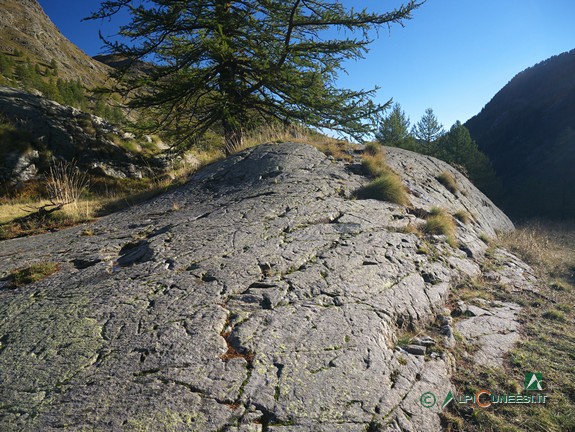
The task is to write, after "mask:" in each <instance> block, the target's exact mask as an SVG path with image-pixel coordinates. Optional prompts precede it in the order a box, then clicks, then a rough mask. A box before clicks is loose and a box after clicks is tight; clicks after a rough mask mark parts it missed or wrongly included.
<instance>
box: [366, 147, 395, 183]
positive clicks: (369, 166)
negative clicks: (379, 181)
mask: <svg viewBox="0 0 575 432" xmlns="http://www.w3.org/2000/svg"><path fill="white" fill-rule="evenodd" d="M361 166H362V168H363V171H364V172H365V174H366V175H368V176H370V177H378V176H380V175H381V174H383V173H384V172H387V171H391V168H389V166H388V165H387V162H386V161H385V155H384V153H383V151H380V152H379V153H376V154H371V153H367V154H364V155H363V156H362V158H361Z"/></svg>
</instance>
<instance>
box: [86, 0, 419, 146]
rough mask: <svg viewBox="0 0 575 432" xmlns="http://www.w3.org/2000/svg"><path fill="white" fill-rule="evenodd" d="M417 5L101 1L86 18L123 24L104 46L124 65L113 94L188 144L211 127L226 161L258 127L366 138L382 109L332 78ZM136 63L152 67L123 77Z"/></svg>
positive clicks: (303, 0)
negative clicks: (296, 125)
mask: <svg viewBox="0 0 575 432" xmlns="http://www.w3.org/2000/svg"><path fill="white" fill-rule="evenodd" d="M422 2H423V1H419V0H406V3H405V4H404V5H401V6H400V7H399V8H397V9H395V10H392V11H390V12H385V13H374V12H369V11H367V10H361V11H356V10H354V9H348V8H346V7H344V6H343V5H342V3H341V2H339V1H322V0H289V1H286V0H265V1H264V0H243V1H234V0H211V1H206V0H179V1H176V0H149V1H146V2H135V1H132V0H109V1H104V2H102V4H101V6H100V9H99V10H98V11H96V12H95V13H94V14H93V15H92V16H91V17H90V18H91V19H95V18H109V17H112V16H114V15H115V14H117V13H118V12H120V11H122V10H125V11H127V12H129V14H130V16H131V20H130V22H129V23H128V24H126V25H123V26H122V27H121V28H120V31H119V34H120V35H121V36H122V37H123V38H122V39H120V40H116V41H110V40H105V43H106V44H107V46H108V47H109V50H110V51H111V52H112V53H115V54H119V55H120V56H122V57H123V58H127V59H129V62H127V66H126V68H125V70H122V71H120V72H119V73H118V74H117V77H118V78H119V79H120V82H121V88H119V89H116V90H120V91H121V92H122V93H123V94H125V95H137V96H138V97H133V98H131V102H130V105H131V106H132V107H138V108H149V109H150V110H151V111H152V112H153V113H154V116H153V118H154V119H155V125H154V126H155V127H156V128H163V129H168V130H171V131H172V132H173V133H175V134H176V135H177V136H179V137H180V138H182V140H184V139H186V140H188V142H189V141H190V140H193V139H195V138H198V137H199V136H201V135H203V134H204V133H205V132H207V131H208V130H210V129H213V128H215V127H219V128H220V129H221V130H222V131H223V134H224V137H225V145H226V152H227V153H230V152H232V151H234V149H236V148H238V147H240V146H241V144H242V135H243V132H244V130H246V129H248V128H250V127H252V126H254V125H255V124H256V121H258V120H259V121H262V120H263V121H266V122H267V121H272V120H279V121H281V122H283V123H287V122H293V121H295V122H303V123H305V124H307V125H310V126H315V127H318V128H327V129H331V130H334V131H338V132H341V133H344V134H348V135H350V136H352V137H354V138H361V137H362V136H364V135H365V134H366V133H369V132H373V130H374V127H375V125H376V123H377V117H378V114H379V113H381V112H382V110H383V109H384V108H385V106H386V104H383V105H382V104H376V103H374V102H373V101H372V96H373V94H374V91H375V89H372V90H348V89H338V88H336V87H335V86H334V83H335V80H336V78H337V73H338V71H341V70H343V62H344V61H346V60H350V59H359V58H361V57H362V56H363V54H365V53H366V51H367V46H368V44H369V42H370V37H371V36H372V34H371V33H370V32H371V31H372V30H377V29H378V28H380V27H382V26H390V25H391V24H394V23H395V24H401V25H403V23H404V21H405V20H407V19H410V18H411V13H412V12H413V10H414V9H416V8H417V7H418V6H419V5H420V4H421V3H422ZM141 61H146V62H148V63H152V64H153V65H152V66H150V67H149V65H145V66H144V67H141V68H140V73H138V72H136V73H131V74H130V73H126V72H127V70H129V69H130V68H131V69H132V70H133V71H136V70H137V69H138V66H142V63H141ZM142 69H145V73H141V71H142Z"/></svg>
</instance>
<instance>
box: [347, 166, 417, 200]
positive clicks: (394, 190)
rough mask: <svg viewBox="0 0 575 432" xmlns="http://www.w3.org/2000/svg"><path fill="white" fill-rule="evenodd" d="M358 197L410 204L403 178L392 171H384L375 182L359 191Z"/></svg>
mask: <svg viewBox="0 0 575 432" xmlns="http://www.w3.org/2000/svg"><path fill="white" fill-rule="evenodd" d="M356 196H357V197H358V198H360V199H376V200H380V201H389V202H392V203H395V204H400V205H408V204H409V198H408V197H407V192H406V190H405V186H404V185H403V183H402V181H401V178H400V177H399V175H397V174H396V173H394V172H393V171H391V170H388V171H384V172H383V173H382V174H380V175H379V177H377V178H376V179H375V180H373V181H372V182H370V183H368V184H367V185H366V186H364V187H362V188H361V189H359V190H358V191H357V192H356Z"/></svg>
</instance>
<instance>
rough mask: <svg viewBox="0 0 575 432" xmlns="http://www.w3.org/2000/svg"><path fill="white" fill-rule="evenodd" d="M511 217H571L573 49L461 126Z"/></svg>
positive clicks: (529, 73)
mask: <svg viewBox="0 0 575 432" xmlns="http://www.w3.org/2000/svg"><path fill="white" fill-rule="evenodd" d="M466 126H467V128H468V129H469V131H470V132H471V135H472V137H473V139H474V140H475V141H476V142H477V144H478V145H479V147H480V149H481V150H482V151H483V152H485V153H486V154H487V155H488V156H489V157H490V159H491V160H492V162H493V166H494V168H495V170H496V171H497V174H498V175H499V176H500V178H501V179H502V181H503V183H504V186H505V188H506V193H505V196H504V198H503V200H502V201H501V202H499V203H498V204H499V205H500V206H501V207H502V208H504V209H505V210H506V211H507V212H508V213H509V214H511V215H512V216H514V217H516V218H523V217H531V216H541V217H551V218H562V219H567V218H569V219H572V218H575V188H574V187H573V186H574V185H575V171H574V170H573V169H572V167H574V166H575V50H572V51H570V52H566V53H563V54H561V55H558V56H554V57H551V58H550V59H548V60H545V61H544V62H541V63H539V64H537V65H535V66H533V67H531V68H528V69H526V70H525V71H523V72H521V73H519V74H518V75H517V76H515V77H514V78H513V79H512V80H511V81H510V82H509V83H508V84H507V85H506V86H505V87H503V89H501V90H500V91H499V92H498V93H497V94H496V95H495V96H494V97H493V99H492V100H491V101H490V102H489V103H488V104H487V105H486V106H485V108H483V110H482V111H481V112H480V113H479V114H478V115H476V116H475V117H473V118H471V119H470V120H469V121H468V122H467V123H466Z"/></svg>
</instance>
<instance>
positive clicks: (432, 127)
mask: <svg viewBox="0 0 575 432" xmlns="http://www.w3.org/2000/svg"><path fill="white" fill-rule="evenodd" d="M412 133H413V135H414V136H415V138H417V139H419V140H421V141H423V142H424V143H425V145H427V146H430V145H431V144H432V143H433V142H434V141H435V140H436V139H437V138H439V137H440V136H441V135H443V134H444V130H443V126H442V125H441V123H439V120H437V117H436V116H435V113H434V112H433V109H431V108H427V109H426V110H425V114H424V115H423V117H421V120H419V121H418V122H417V123H416V124H415V126H414V127H413V131H412Z"/></svg>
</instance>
